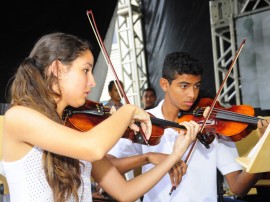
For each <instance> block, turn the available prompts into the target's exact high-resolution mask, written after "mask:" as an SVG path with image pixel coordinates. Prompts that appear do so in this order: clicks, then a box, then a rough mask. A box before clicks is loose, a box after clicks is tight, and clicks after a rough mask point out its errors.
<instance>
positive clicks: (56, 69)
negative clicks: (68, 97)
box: [48, 60, 63, 79]
mask: <svg viewBox="0 0 270 202" xmlns="http://www.w3.org/2000/svg"><path fill="white" fill-rule="evenodd" d="M62 69H63V64H62V63H61V62H60V61H59V60H55V61H53V63H52V64H51V65H50V67H49V69H48V74H49V75H50V74H53V76H54V77H56V78H59V79H60V78H61V72H62Z"/></svg>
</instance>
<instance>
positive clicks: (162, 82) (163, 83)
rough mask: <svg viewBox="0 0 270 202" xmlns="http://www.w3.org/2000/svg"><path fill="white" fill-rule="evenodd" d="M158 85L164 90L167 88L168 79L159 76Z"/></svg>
mask: <svg viewBox="0 0 270 202" xmlns="http://www.w3.org/2000/svg"><path fill="white" fill-rule="evenodd" d="M159 85H160V87H161V88H162V90H163V91H164V92H166V91H167V89H168V88H169V86H170V84H169V82H168V80H167V79H164V78H160V79H159Z"/></svg>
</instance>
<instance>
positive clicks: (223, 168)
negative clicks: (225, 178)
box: [217, 140, 243, 175]
mask: <svg viewBox="0 0 270 202" xmlns="http://www.w3.org/2000/svg"><path fill="white" fill-rule="evenodd" d="M219 141H221V142H220V143H219V148H218V154H217V158H218V160H217V167H218V169H219V170H220V172H221V173H222V174H223V175H226V174H228V173H231V172H234V171H237V170H243V167H242V166H241V165H240V164H239V163H237V161H236V158H238V157H239V154H238V151H237V148H236V145H235V143H234V142H228V141H223V140H219Z"/></svg>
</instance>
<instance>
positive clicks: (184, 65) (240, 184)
mask: <svg viewBox="0 0 270 202" xmlns="http://www.w3.org/2000/svg"><path fill="white" fill-rule="evenodd" d="M202 73H203V68H202V65H201V63H200V61H199V60H198V59H196V58H194V57H192V56H191V55H189V54H188V53H184V52H174V53H171V54H168V55H167V56H166V58H165V60H164V64H163V70H162V78H160V86H161V88H162V90H163V92H164V99H163V100H162V101H161V102H160V103H159V104H158V105H157V106H156V107H155V108H153V109H150V110H148V112H149V113H151V114H153V115H154V116H155V117H157V118H161V119H165V120H169V121H173V122H177V121H178V119H179V118H178V114H179V111H187V110H189V109H190V108H191V107H192V106H193V105H194V103H195V101H196V100H197V99H199V92H200V86H201V79H202ZM267 125H268V122H267V121H266V120H262V121H259V122H258V128H259V129H261V130H262V132H263V130H264V129H265V128H266V127H267ZM177 136H178V133H177V131H175V130H174V129H172V128H167V129H165V131H164V134H163V136H162V138H161V142H160V143H159V144H158V145H156V146H150V147H148V146H145V145H139V144H132V143H131V142H130V141H128V140H124V139H120V140H119V142H118V143H117V144H116V145H115V146H114V147H113V149H112V150H110V152H109V155H107V156H109V157H110V158H111V161H112V162H117V160H115V157H117V158H123V157H128V156H132V158H136V156H135V155H138V154H149V153H152V152H161V153H164V154H169V153H170V152H171V151H172V148H173V142H174V140H175V138H176V137H177ZM189 149H190V148H189ZM189 149H188V150H187V151H186V153H185V154H184V156H183V158H182V159H183V160H185V158H186V156H187V154H188V153H189ZM237 157H238V152H237V148H236V146H235V143H234V142H228V141H224V140H222V139H217V138H215V139H214V141H213V142H212V143H211V144H210V149H206V148H205V146H204V145H203V144H201V143H200V142H198V141H197V143H196V144H195V147H194V150H193V153H192V154H191V156H190V159H189V161H188V169H187V171H186V174H185V175H184V176H183V177H182V181H181V184H180V185H179V186H178V184H177V183H179V181H177V182H176V181H174V177H176V176H175V175H172V173H170V174H171V175H170V176H169V175H166V176H164V177H163V178H162V179H161V180H160V182H159V183H158V184H156V185H155V186H154V187H153V188H152V189H151V190H150V191H149V192H147V193H146V194H145V195H144V200H143V201H144V202H148V201H149V202H152V201H155V202H159V201H160V202H165V201H166V202H167V201H174V202H179V201H181V202H190V201H196V202H202V201H205V202H214V201H217V184H216V183H217V169H218V170H219V171H220V172H221V173H222V174H223V175H224V176H225V178H226V180H227V182H228V185H229V186H230V189H231V191H232V192H233V193H235V194H236V195H238V196H243V195H245V194H246V193H247V192H248V191H249V190H250V188H251V187H252V186H253V185H254V184H255V183H256V182H257V180H258V179H259V178H260V176H261V174H250V173H247V172H245V171H244V170H243V168H242V167H241V166H240V165H239V164H238V163H237V162H236V160H235V159H236V158H237ZM159 162H162V158H156V159H155V162H154V163H152V164H146V165H144V166H143V168H142V172H146V171H147V170H149V169H151V168H152V167H153V166H154V165H153V164H158V163H159ZM115 164H116V163H115ZM131 165H132V164H131V163H129V165H128V166H129V167H130V166H131ZM182 165H184V163H182ZM121 166H122V167H121V169H123V167H125V166H124V164H121ZM119 167H120V165H119ZM178 168H179V170H181V169H180V167H178ZM180 172H181V171H180ZM174 174H176V173H174ZM172 185H176V187H177V188H176V190H175V191H174V192H173V194H172V195H169V192H170V190H171V187H172Z"/></svg>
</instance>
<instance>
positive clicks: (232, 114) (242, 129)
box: [178, 98, 258, 142]
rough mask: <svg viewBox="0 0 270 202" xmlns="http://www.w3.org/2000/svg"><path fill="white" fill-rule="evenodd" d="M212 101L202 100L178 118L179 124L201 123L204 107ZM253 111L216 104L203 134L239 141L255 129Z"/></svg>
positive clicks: (249, 107)
mask: <svg viewBox="0 0 270 202" xmlns="http://www.w3.org/2000/svg"><path fill="white" fill-rule="evenodd" d="M212 102H213V100H212V99H210V98H202V99H200V100H199V102H198V105H196V107H195V108H194V109H193V110H192V111H191V112H188V113H184V114H185V115H183V116H182V117H180V118H179V120H178V121H179V122H182V121H190V120H193V121H195V122H197V123H199V124H200V123H202V122H203V120H204V117H203V112H204V110H205V109H206V107H208V106H211V104H212ZM254 114H255V111H254V109H253V108H252V107H251V106H249V105H234V106H232V107H230V108H224V107H222V106H221V105H220V104H219V103H216V105H215V107H214V109H213V111H212V113H211V115H210V117H209V119H208V120H207V122H206V125H205V128H204V130H203V133H207V132H211V133H214V134H215V135H217V136H218V137H220V138H222V139H225V140H229V141H234V142H236V141H239V140H242V139H243V138H245V137H246V136H248V135H249V134H250V132H251V131H252V130H254V129H256V127H257V122H258V118H257V117H254Z"/></svg>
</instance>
